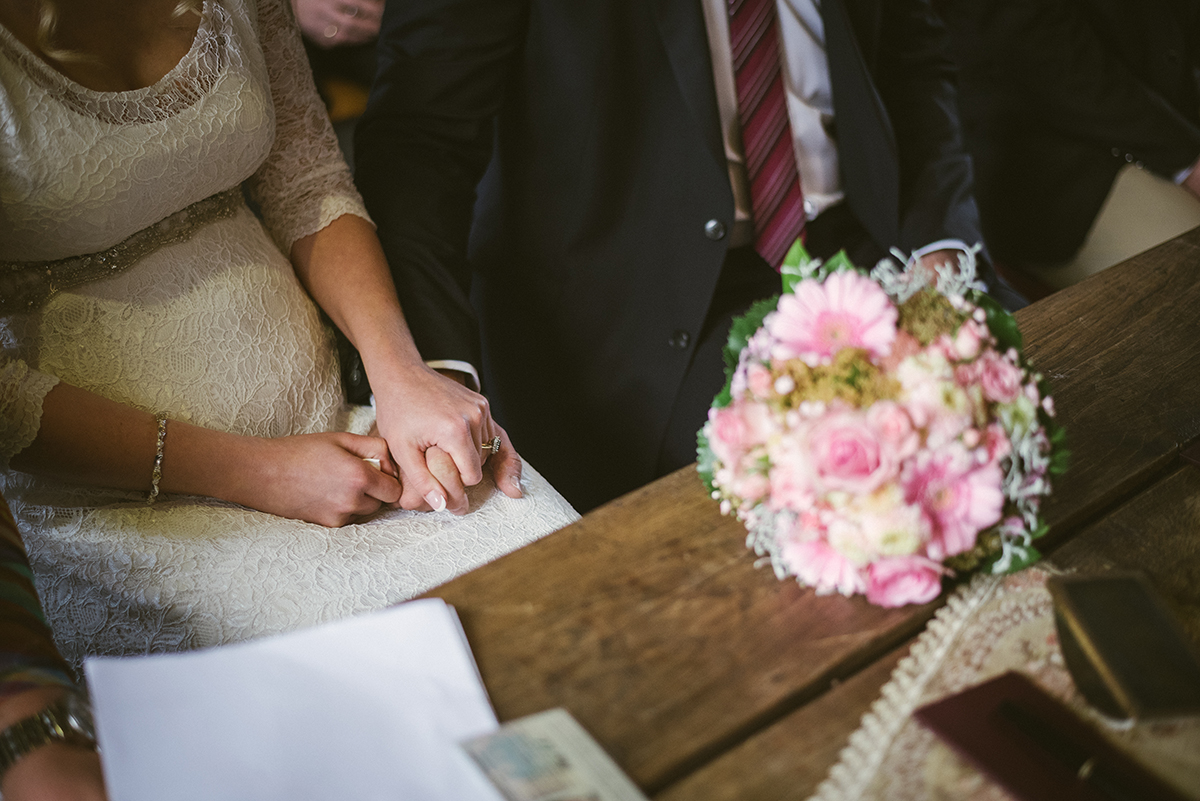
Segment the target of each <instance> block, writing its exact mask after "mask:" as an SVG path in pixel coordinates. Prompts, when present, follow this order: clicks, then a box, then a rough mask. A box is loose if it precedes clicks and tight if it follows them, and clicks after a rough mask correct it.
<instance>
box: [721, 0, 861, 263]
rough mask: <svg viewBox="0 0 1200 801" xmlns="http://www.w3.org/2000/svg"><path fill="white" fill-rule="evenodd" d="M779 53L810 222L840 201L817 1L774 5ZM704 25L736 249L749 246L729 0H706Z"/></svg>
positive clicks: (795, 0)
mask: <svg viewBox="0 0 1200 801" xmlns="http://www.w3.org/2000/svg"><path fill="white" fill-rule="evenodd" d="M775 6H776V10H777V12H778V15H779V32H780V46H781V48H782V49H781V53H782V57H783V88H784V92H785V94H786V96H787V110H788V121H789V122H790V123H791V130H792V146H793V149H794V151H795V154H796V167H797V168H798V169H799V172H800V187H801V188H802V189H803V190H804V213H805V216H807V217H808V219H810V220H811V219H813V218H815V217H816V216H817V215H818V214H820V213H821V212H822V211H824V210H825V209H827V208H829V207H830V206H832V205H834V204H836V203H839V202H841V200H842V198H843V197H844V194H843V192H842V181H841V176H840V174H839V173H838V152H837V143H836V142H835V141H834V140H833V137H832V136H830V134H829V127H830V126H831V125H832V124H833V90H832V87H831V86H830V82H829V62H828V61H827V60H826V58H825V25H824V22H823V21H822V20H821V6H820V0H776V2H775ZM703 8H704V22H705V25H706V27H707V28H708V46H709V50H710V51H711V53H712V64H713V82H714V84H715V87H716V92H717V110H718V112H719V113H720V116H721V135H722V137H723V138H724V140H725V157H726V158H727V159H728V161H729V180H730V183H731V184H732V185H733V202H734V206H735V208H736V213H735V217H734V219H735V222H736V223H737V224H735V228H734V239H733V241H732V242H731V243H730V244H731V245H733V246H738V245H746V244H749V243H750V242H751V241H752V240H753V229H752V228H751V227H750V226H749V223H750V220H751V210H750V209H751V206H750V190H749V183H748V181H747V179H746V166H745V157H744V155H743V148H742V134H741V122H740V120H739V117H738V105H737V89H736V87H735V85H734V78H733V54H732V52H731V48H730V45H729V10H728V6H727V3H726V0H704V2H703Z"/></svg>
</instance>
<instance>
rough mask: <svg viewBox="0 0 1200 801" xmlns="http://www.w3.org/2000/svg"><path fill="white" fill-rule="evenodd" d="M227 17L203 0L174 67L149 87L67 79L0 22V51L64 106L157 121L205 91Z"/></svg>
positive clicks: (116, 118) (225, 41) (224, 46)
mask: <svg viewBox="0 0 1200 801" xmlns="http://www.w3.org/2000/svg"><path fill="white" fill-rule="evenodd" d="M230 36H231V21H230V17H229V13H228V12H227V11H226V10H225V9H224V8H222V7H221V5H219V4H218V3H217V2H215V0H204V2H203V6H202V7H201V13H200V24H199V26H197V28H196V35H195V37H194V38H193V39H192V45H191V47H190V48H188V51H187V52H186V53H184V54H183V57H182V58H181V59H180V60H179V63H177V64H176V65H175V66H174V67H172V68H171V69H170V70H168V71H167V73H166V74H165V75H163V76H162V77H161V78H159V79H158V80H157V81H155V82H154V83H153V84H151V85H150V86H144V87H142V88H140V89H129V90H125V91H118V92H104V91H99V90H96V89H89V88H88V87H86V86H84V85H82V84H80V83H78V82H76V81H74V80H72V79H71V78H69V77H67V76H66V75H64V74H63V73H61V72H59V71H58V70H56V69H54V68H53V67H52V66H50V65H49V64H47V63H46V62H45V61H43V60H42V59H40V58H38V57H37V55H35V54H34V53H33V51H32V50H30V49H29V48H28V47H26V46H25V44H24V43H22V42H21V41H20V40H19V39H17V37H16V36H14V35H13V34H12V32H11V31H9V30H8V28H6V27H4V26H3V25H0V52H4V53H5V54H6V55H7V56H8V57H9V58H10V59H12V61H14V62H15V63H16V64H17V65H18V66H19V67H20V68H21V69H22V70H23V71H24V72H25V74H26V75H27V76H28V77H29V78H30V79H31V80H32V81H33V82H34V83H36V84H37V85H38V86H40V87H41V88H42V89H44V90H45V91H46V92H48V93H49V94H51V95H53V96H54V97H55V98H56V99H58V100H60V101H62V102H63V103H64V104H65V105H67V106H69V107H71V108H73V109H74V110H75V111H77V112H79V113H81V114H83V115H85V116H92V117H98V118H99V119H101V120H103V121H106V122H111V123H114V124H123V123H138V122H157V121H160V120H162V119H165V118H167V117H170V116H173V115H174V114H177V113H178V112H179V111H181V110H183V109H184V108H187V107H189V106H191V105H192V104H193V103H195V102H196V101H197V100H198V99H199V98H200V97H202V96H203V95H205V94H207V92H208V91H209V90H210V89H211V88H212V85H213V84H214V83H215V81H216V78H217V76H218V75H219V74H220V73H221V72H222V71H223V70H224V68H225V65H226V64H227V63H228V51H229V44H230V43H229V39H230Z"/></svg>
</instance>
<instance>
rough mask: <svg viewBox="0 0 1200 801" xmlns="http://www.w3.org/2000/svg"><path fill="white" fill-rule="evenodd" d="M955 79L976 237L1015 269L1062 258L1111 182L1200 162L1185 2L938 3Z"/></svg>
mask: <svg viewBox="0 0 1200 801" xmlns="http://www.w3.org/2000/svg"><path fill="white" fill-rule="evenodd" d="M939 8H940V9H941V10H942V11H943V13H944V14H945V16H946V20H947V23H948V24H949V26H950V28H951V30H952V32H953V41H954V48H953V52H954V54H955V58H956V60H958V61H959V63H960V65H961V67H962V76H961V82H962V87H961V93H960V96H961V104H962V116H963V124H964V128H965V130H966V139H967V144H968V147H969V148H970V150H971V152H972V154H973V155H974V157H975V164H976V171H977V179H976V180H977V189H976V194H977V196H978V199H979V205H980V211H981V212H982V215H983V225H984V234H985V236H986V238H987V242H988V245H989V247H990V248H991V249H992V251H993V252H994V253H995V254H996V257H997V258H999V259H1002V260H1005V261H1013V262H1017V263H1030V262H1032V263H1050V262H1057V261H1064V260H1066V259H1069V258H1071V257H1072V256H1073V255H1074V254H1075V252H1076V251H1077V250H1078V248H1079V246H1080V244H1081V243H1082V242H1083V239H1084V237H1085V235H1086V234H1087V231H1088V229H1089V227H1090V226H1091V224H1092V221H1093V220H1094V219H1095V217H1096V214H1097V213H1098V212H1099V210H1100V206H1101V205H1102V204H1103V202H1104V199H1105V197H1106V196H1107V195H1108V192H1109V189H1110V188H1111V187H1112V183H1113V180H1114V178H1115V177H1116V174H1117V171H1118V170H1120V169H1121V167H1123V166H1125V165H1126V164H1128V163H1130V162H1132V163H1136V164H1139V165H1144V167H1145V168H1147V169H1150V170H1152V171H1154V172H1155V173H1158V174H1159V175H1161V176H1163V177H1166V178H1169V179H1173V178H1174V177H1175V175H1176V174H1177V173H1178V172H1180V171H1181V170H1183V169H1184V168H1186V167H1187V166H1189V165H1190V164H1192V163H1193V162H1195V161H1196V158H1197V157H1198V156H1200V98H1198V96H1197V89H1196V77H1195V73H1194V70H1195V69H1196V68H1197V66H1198V65H1200V52H1197V50H1198V48H1200V28H1198V27H1197V26H1198V24H1200V13H1198V11H1197V3H1195V2H1194V0H939Z"/></svg>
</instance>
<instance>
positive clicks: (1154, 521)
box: [655, 465, 1200, 801]
mask: <svg viewBox="0 0 1200 801" xmlns="http://www.w3.org/2000/svg"><path fill="white" fill-rule="evenodd" d="M1049 561H1050V562H1051V563H1052V564H1053V565H1055V566H1056V567H1059V568H1062V569H1066V570H1072V571H1076V572H1078V573H1082V574H1093V573H1103V572H1105V571H1108V570H1141V571H1143V572H1144V573H1145V574H1146V575H1147V576H1148V577H1149V579H1150V581H1151V583H1152V584H1153V585H1154V586H1155V588H1156V589H1157V590H1158V591H1159V592H1160V593H1161V594H1162V595H1163V598H1164V599H1165V600H1166V601H1167V604H1168V606H1170V607H1171V609H1172V611H1173V612H1174V613H1175V614H1176V616H1177V617H1178V619H1179V621H1180V622H1181V623H1182V624H1183V627H1184V629H1185V631H1186V632H1187V634H1188V635H1189V636H1190V637H1191V639H1192V641H1193V643H1195V645H1196V647H1197V648H1200V468H1198V467H1195V466H1191V465H1188V466H1183V467H1180V466H1178V465H1177V466H1176V469H1175V470H1173V471H1171V472H1170V473H1169V474H1168V475H1167V477H1166V478H1164V479H1162V480H1161V481H1158V482H1157V483H1155V484H1154V485H1152V486H1151V487H1150V488H1149V489H1147V490H1146V491H1144V492H1142V493H1140V494H1138V495H1137V496H1135V497H1134V498H1132V499H1131V500H1130V501H1128V502H1127V503H1125V504H1123V505H1121V506H1120V507H1119V508H1117V509H1116V510H1114V511H1113V512H1111V513H1110V514H1108V515H1105V516H1104V517H1102V518H1101V519H1100V520H1098V521H1096V522H1094V523H1092V524H1091V525H1089V526H1086V527H1085V528H1084V529H1083V530H1082V531H1081V532H1079V534H1078V536H1076V537H1074V538H1072V539H1071V540H1070V541H1069V542H1067V543H1066V544H1065V545H1063V546H1062V547H1061V548H1059V549H1057V550H1056V551H1055V552H1054V553H1053V554H1052V555H1051V557H1050V559H1049ZM908 647H909V646H908V645H906V646H905V647H904V648H901V649H898V650H896V651H893V652H892V653H890V654H888V655H887V656H885V657H884V658H882V659H880V660H879V661H877V662H875V663H874V664H872V665H871V666H870V667H869V668H867V669H865V670H863V671H861V672H860V673H858V674H857V675H855V676H853V677H852V678H850V679H848V680H847V681H846V682H845V683H843V684H841V685H840V686H838V687H837V688H835V689H833V690H830V691H829V692H828V693H826V694H825V695H823V696H821V697H820V698H817V699H815V700H814V701H813V702H811V703H809V704H808V705H806V706H804V707H803V708H801V709H798V710H797V711H795V712H793V713H792V714H790V715H788V716H787V717H786V718H784V719H783V720H781V721H779V722H778V723H776V724H774V725H773V726H771V727H769V728H767V729H765V730H764V731H762V732H760V733H759V734H757V735H755V736H754V737H752V738H750V739H749V740H747V741H746V742H744V743H742V744H741V745H740V746H738V747H737V748H734V749H732V750H731V751H729V752H728V753H726V754H724V755H722V756H721V757H720V758H719V759H717V760H714V761H713V762H712V763H710V764H708V765H706V766H705V767H703V768H701V769H700V770H698V771H696V772H695V773H692V774H691V775H689V776H687V777H686V778H684V779H683V780H681V781H679V782H677V783H675V784H673V785H671V786H669V787H668V788H666V789H665V790H664V791H663V792H661V793H659V794H658V795H656V796H655V801H733V799H741V800H742V801H751V800H752V801H799V800H800V799H805V798H808V797H809V795H811V794H812V793H813V792H814V791H815V790H816V788H817V785H819V784H820V783H821V782H822V781H823V780H824V778H825V776H826V775H827V773H828V772H829V768H830V767H832V766H833V765H834V763H836V762H837V759H838V755H839V754H840V752H841V750H842V748H843V747H844V746H845V745H846V742H847V740H848V738H849V736H850V734H852V733H853V732H854V731H855V730H856V729H857V728H858V726H859V722H860V719H861V717H862V715H863V714H864V713H865V712H866V711H867V709H868V708H869V707H870V705H871V703H872V702H874V700H875V699H876V698H878V697H879V694H880V690H881V689H882V688H883V685H884V684H886V683H887V681H888V679H889V678H890V676H891V671H892V668H894V666H895V664H896V662H898V661H899V659H900V658H901V657H902V656H903V655H904V654H906V653H907V652H908Z"/></svg>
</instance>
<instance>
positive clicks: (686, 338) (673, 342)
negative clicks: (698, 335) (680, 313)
mask: <svg viewBox="0 0 1200 801" xmlns="http://www.w3.org/2000/svg"><path fill="white" fill-rule="evenodd" d="M691 341H692V335H691V334H689V333H688V332H687V331H683V330H679V331H676V332H675V333H674V334H672V335H671V338H670V339H668V340H667V344H668V345H670V346H671V347H672V348H677V349H678V350H684V349H685V348H687V346H688V343H689V342H691Z"/></svg>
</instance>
